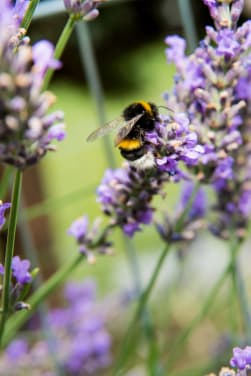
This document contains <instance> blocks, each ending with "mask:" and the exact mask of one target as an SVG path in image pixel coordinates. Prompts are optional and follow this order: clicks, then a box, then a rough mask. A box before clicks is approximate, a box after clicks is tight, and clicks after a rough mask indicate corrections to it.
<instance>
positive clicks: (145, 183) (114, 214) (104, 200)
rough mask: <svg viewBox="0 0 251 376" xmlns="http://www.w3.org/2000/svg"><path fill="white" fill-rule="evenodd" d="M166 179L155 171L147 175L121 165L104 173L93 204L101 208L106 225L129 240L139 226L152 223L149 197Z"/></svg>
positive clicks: (165, 176) (158, 191)
mask: <svg viewBox="0 0 251 376" xmlns="http://www.w3.org/2000/svg"><path fill="white" fill-rule="evenodd" d="M168 179H169V175H168V174H166V173H165V174H163V173H162V172H160V171H158V170H157V169H156V170H155V171H153V172H152V175H151V176H148V175H147V174H145V172H144V171H141V170H136V169H135V168H134V167H130V166H129V165H127V164H126V165H125V166H124V167H123V168H120V169H117V170H107V171H106V172H105V175H104V178H103V180H102V182H101V184H100V186H99V187H98V189H97V196H98V197H97V201H99V202H100V203H101V205H102V209H103V211H104V213H105V214H106V215H108V216H109V217H110V224H111V225H113V226H119V227H121V228H122V229H123V231H124V233H125V234H126V235H127V236H129V237H132V236H133V235H134V234H135V232H137V231H140V230H141V225H143V224H149V223H151V222H152V216H153V211H154V209H153V207H152V206H151V204H150V203H151V200H152V198H153V196H154V195H155V194H157V193H160V190H161V186H162V183H163V182H164V181H165V180H168Z"/></svg>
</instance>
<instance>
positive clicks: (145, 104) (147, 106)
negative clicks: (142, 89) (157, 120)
mask: <svg viewBox="0 0 251 376" xmlns="http://www.w3.org/2000/svg"><path fill="white" fill-rule="evenodd" d="M137 103H139V104H141V106H142V107H143V108H144V109H145V110H146V112H148V114H150V115H153V111H152V107H151V106H150V104H149V103H147V102H145V101H137Z"/></svg>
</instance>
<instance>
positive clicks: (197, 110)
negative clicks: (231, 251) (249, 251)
mask: <svg viewBox="0 0 251 376" xmlns="http://www.w3.org/2000/svg"><path fill="white" fill-rule="evenodd" d="M204 3H205V4H206V5H207V6H208V7H209V10H210V14H211V16H212V17H213V20H214V24H215V27H211V26H210V27H209V26H208V27H206V36H205V38H204V39H203V40H202V41H201V42H200V45H199V47H198V48H196V49H195V51H194V52H193V53H192V54H191V55H188V56H186V55H185V45H184V40H183V39H182V38H180V40H179V39H178V38H179V37H177V36H171V37H167V38H166V43H167V44H168V48H167V58H168V60H169V61H170V62H173V63H174V64H175V66H176V69H177V74H176V76H175V83H174V88H173V91H172V92H171V93H169V94H168V95H167V96H166V98H167V105H168V106H170V107H171V108H172V109H173V110H174V111H184V112H185V113H187V114H188V117H189V120H190V122H191V123H192V124H193V127H194V132H195V133H196V135H197V137H198V143H199V144H200V145H202V146H203V148H204V153H203V154H202V155H201V157H200V158H199V163H197V165H196V170H195V171H196V173H197V174H198V176H199V177H200V179H203V180H204V182H206V183H210V184H213V186H214V189H215V191H216V197H217V203H216V205H215V209H216V211H217V213H218V214H217V217H218V218H217V223H216V225H215V226H212V229H213V231H214V233H215V234H217V235H219V236H222V237H224V238H225V237H228V235H229V234H228V232H229V228H230V227H235V228H237V230H238V234H239V236H243V235H244V232H245V226H246V223H247V218H248V217H249V216H250V213H251V189H250V185H251V174H250V172H249V171H250V160H251V156H250V153H251V145H250V136H249V135H250V104H251V97H250V82H251V69H250V57H251V53H250V52H249V51H250V48H251V38H250V35H251V22H250V21H247V22H245V23H244V24H243V25H241V26H239V27H237V26H236V23H237V21H238V18H239V16H240V13H241V10H242V6H243V1H242V0H241V1H240V0H226V1H225V0H212V1H209V0H204ZM177 40H179V42H177ZM176 47H177V49H178V51H176Z"/></svg>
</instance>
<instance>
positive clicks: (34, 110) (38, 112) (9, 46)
mask: <svg viewBox="0 0 251 376" xmlns="http://www.w3.org/2000/svg"><path fill="white" fill-rule="evenodd" d="M1 4H2V5H1V15H0V103H1V110H0V162H2V163H7V164H11V165H13V166H15V167H17V168H20V169H23V168H25V167H27V166H29V165H32V164H34V163H36V162H37V161H38V160H39V159H40V158H42V157H43V156H44V155H45V154H46V152H47V151H48V150H55V146H54V145H52V144H51V141H52V140H53V139H56V140H62V139H63V138H64V124H63V113H62V112H59V111H58V112H54V113H52V114H50V115H48V114H47V112H48V110H49V109H50V107H51V106H52V104H54V102H55V97H54V96H53V95H52V93H49V92H43V93H42V92H41V86H42V81H43V80H42V78H43V77H44V74H45V73H46V71H47V69H48V68H54V69H55V68H58V67H59V65H60V64H59V62H57V61H56V60H55V59H54V58H53V47H52V45H51V43H49V42H47V41H41V42H38V43H36V44H35V46H34V47H33V48H32V47H31V46H30V44H29V42H28V41H27V40H26V42H25V43H22V41H21V42H18V41H19V38H16V39H15V37H16V36H17V35H18V28H17V23H16V20H15V18H13V16H12V11H13V9H12V8H11V6H10V2H9V1H7V0H4V1H3V3H1ZM6 20H7V21H8V23H7V24H6V22H7V21H6ZM13 38H14V39H15V40H16V41H14V39H13ZM41 55H42V56H43V58H41ZM55 126H56V127H57V128H56V129H57V131H56V132H55V129H53V127H55ZM59 135H60V136H59Z"/></svg>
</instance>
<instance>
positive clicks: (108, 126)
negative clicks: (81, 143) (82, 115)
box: [86, 116, 125, 142]
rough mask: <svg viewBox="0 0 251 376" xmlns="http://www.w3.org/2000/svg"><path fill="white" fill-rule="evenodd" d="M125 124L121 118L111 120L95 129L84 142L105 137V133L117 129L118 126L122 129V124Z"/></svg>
mask: <svg viewBox="0 0 251 376" xmlns="http://www.w3.org/2000/svg"><path fill="white" fill-rule="evenodd" d="M124 123H125V120H124V118H123V117H122V116H119V117H118V118H116V119H113V120H111V121H109V122H108V123H105V124H104V125H103V126H102V127H100V128H98V129H96V130H95V131H94V132H92V133H91V134H90V135H89V136H88V137H87V139H86V141H88V142H90V141H95V140H96V139H97V138H100V137H103V136H105V135H106V134H107V133H109V132H111V131H112V130H113V129H116V128H118V127H119V126H122V127H123V124H124Z"/></svg>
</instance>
